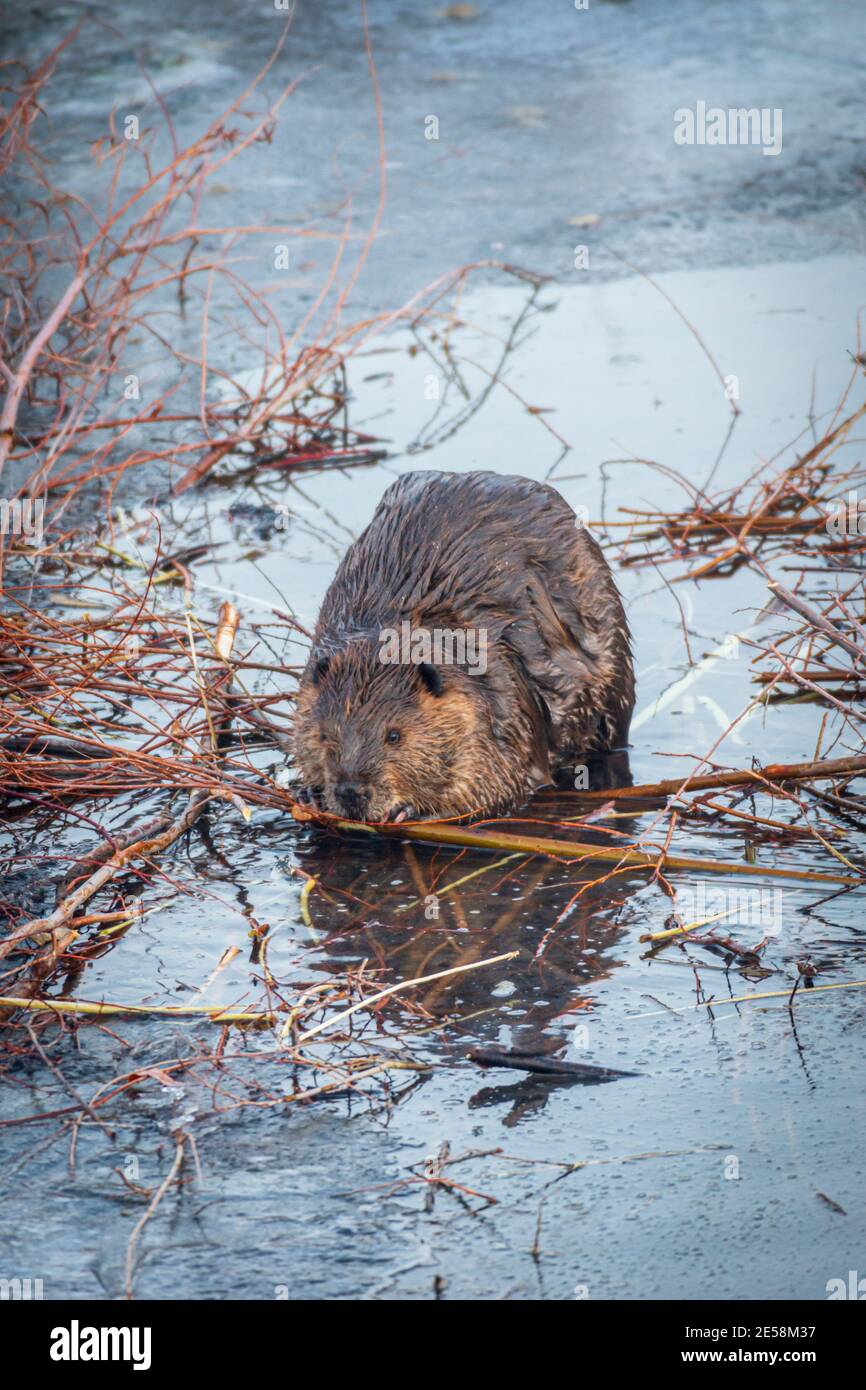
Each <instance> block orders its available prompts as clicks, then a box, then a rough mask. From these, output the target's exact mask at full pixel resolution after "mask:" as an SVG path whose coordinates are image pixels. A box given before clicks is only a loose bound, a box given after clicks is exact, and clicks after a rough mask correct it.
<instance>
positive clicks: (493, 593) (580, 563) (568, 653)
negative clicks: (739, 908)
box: [316, 470, 634, 745]
mask: <svg viewBox="0 0 866 1390" xmlns="http://www.w3.org/2000/svg"><path fill="white" fill-rule="evenodd" d="M403 618H407V619H409V620H410V621H411V622H412V623H413V624H414V625H416V626H424V627H427V628H431V627H436V626H442V627H454V626H461V627H483V628H485V629H486V631H487V634H488V641H491V640H492V641H496V642H499V643H500V644H501V646H502V647H503V648H504V649H505V650H507V652H508V653H509V655H510V656H511V658H512V659H513V660H514V662H515V663H517V664H519V666H520V667H521V668H522V671H523V673H524V675H525V677H526V678H527V679H528V680H529V681H530V683H531V684H533V685H534V686H535V688H536V689H537V691H538V693H539V695H540V696H541V697H542V698H543V699H544V701H545V704H546V705H547V708H548V710H549V712H550V716H551V720H552V724H553V729H554V731H555V736H556V741H557V742H559V743H560V744H561V745H562V744H568V745H570V744H572V743H573V742H574V741H575V740H576V741H577V742H580V741H581V739H583V738H584V737H585V731H584V730H585V725H586V721H587V711H588V710H595V711H596V712H599V711H600V713H601V714H602V715H603V716H605V720H606V726H605V728H604V729H603V737H602V739H601V742H602V743H603V744H610V743H616V742H621V741H624V739H625V736H626V732H627V728H628V721H629V718H630V716H631V709H632V705H633V703H634V687H633V679H632V673H631V660H630V650H629V638H628V628H627V625H626V620H625V614H624V612H623V608H622V603H621V600H620V597H619V593H618V591H617V588H616V585H615V583H614V580H613V577H612V575H611V573H610V569H609V567H608V565H607V562H606V560H605V558H604V555H603V554H602V551H601V549H600V548H599V546H598V545H597V543H596V542H595V541H594V540H593V538H592V537H591V536H590V535H589V534H588V533H587V531H586V530H585V528H583V527H581V526H579V525H578V523H577V521H576V518H575V515H574V513H573V512H572V510H571V508H570V507H569V505H568V503H567V502H566V501H565V500H564V498H562V497H561V496H560V495H559V493H558V492H556V491H555V490H554V489H553V488H552V487H548V486H546V485H545V484H542V483H536V482H532V481H531V480H529V479H527V478H519V477H509V476H503V475H502V474H498V473H493V472H477V473H439V472H432V471H424V470H422V471H417V472H413V473H407V474H404V476H403V477H402V478H400V479H399V480H398V481H397V482H396V483H394V484H393V485H392V486H391V487H390V488H389V489H388V491H387V492H386V493H385V494H384V496H383V497H382V500H381V502H380V503H379V506H378V508H377V509H376V512H375V515H374V516H373V519H372V521H371V522H370V524H369V526H368V527H367V529H366V530H365V531H364V532H363V534H362V535H361V536H360V537H359V538H358V540H357V541H356V542H355V543H354V544H353V545H352V546H351V547H350V549H349V550H348V551H347V553H346V555H345V557H344V559H343V561H342V563H341V565H340V567H339V569H338V571H337V574H336V576H335V578H334V581H333V583H332V585H331V588H330V589H329V591H328V594H327V596H326V599H325V602H324V605H323V607H322V611H321V613H320V615H319V622H318V625H317V630H316V646H317V647H322V648H324V649H327V648H328V647H329V646H332V645H333V646H335V647H336V646H339V645H340V644H341V643H342V642H344V641H345V640H346V639H347V637H350V636H351V635H353V634H360V633H367V634H373V633H374V632H377V631H379V630H380V629H382V628H385V627H392V626H394V625H396V624H397V623H398V622H399V621H400V620H401V619H403ZM576 692H579V698H578V704H579V705H580V708H579V709H578V708H577V706H576ZM572 724H574V728H573V729H572V728H570V726H571V725H572ZM572 735H573V736H574V737H572Z"/></svg>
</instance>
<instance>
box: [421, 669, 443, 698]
mask: <svg viewBox="0 0 866 1390" xmlns="http://www.w3.org/2000/svg"><path fill="white" fill-rule="evenodd" d="M418 675H419V676H420V678H421V684H422V685H423V686H424V688H425V689H426V690H429V691H430V694H431V695H441V694H442V691H443V689H444V685H443V682H442V673H441V672H440V671H439V670H438V669H437V667H435V666H431V665H430V662H429V661H421V662H419V663H418Z"/></svg>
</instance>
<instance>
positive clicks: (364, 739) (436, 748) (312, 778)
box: [295, 640, 517, 821]
mask: <svg viewBox="0 0 866 1390" xmlns="http://www.w3.org/2000/svg"><path fill="white" fill-rule="evenodd" d="M481 680H482V678H480V677H478V676H475V675H473V674H471V673H470V672H467V671H466V670H465V669H460V668H458V667H455V666H444V667H442V666H434V665H432V664H430V663H427V662H420V663H417V664H414V663H408V662H407V663H403V664H401V663H393V664H391V663H384V662H383V661H382V660H381V659H380V649H379V647H378V646H377V644H376V643H375V642H373V641H366V640H356V641H351V642H347V643H346V644H345V645H344V646H341V647H339V648H337V649H333V648H331V649H328V648H325V647H318V648H317V649H315V650H314V651H313V653H312V655H311V657H310V660H309V662H308V664H307V667H306V670H305V671H304V674H303V677H302V678H301V684H300V689H299V692H298V701H297V708H296V714H295V761H296V763H297V765H298V767H299V770H300V772H301V776H302V778H303V781H304V783H305V793H306V796H307V798H308V799H309V800H311V801H313V802H314V803H316V804H318V805H319V806H320V807H322V809H324V810H326V811H331V812H333V813H334V814H336V815H341V816H346V817H347V818H349V819H352V820H368V821H384V820H406V819H410V820H411V819H415V818H419V817H422V816H449V815H459V814H462V813H463V812H466V811H472V810H478V809H481V808H486V807H489V806H490V805H491V804H492V803H493V802H497V801H499V800H501V799H503V798H502V797H500V796H499V795H496V796H492V795H491V779H492V784H493V786H494V787H495V786H497V778H498V779H499V781H501V780H502V778H503V777H505V776H506V775H509V785H508V786H507V787H506V788H505V789H504V790H505V795H506V796H510V795H513V793H514V790H515V786H516V785H517V783H515V785H511V783H512V782H514V778H515V774H516V773H517V769H516V768H514V767H511V768H509V765H508V750H505V749H500V748H499V747H494V737H493V734H492V732H491V725H490V712H489V701H488V698H487V692H486V691H483V690H482V687H481ZM511 757H512V761H513V752H512V754H511ZM500 764H501V766H500Z"/></svg>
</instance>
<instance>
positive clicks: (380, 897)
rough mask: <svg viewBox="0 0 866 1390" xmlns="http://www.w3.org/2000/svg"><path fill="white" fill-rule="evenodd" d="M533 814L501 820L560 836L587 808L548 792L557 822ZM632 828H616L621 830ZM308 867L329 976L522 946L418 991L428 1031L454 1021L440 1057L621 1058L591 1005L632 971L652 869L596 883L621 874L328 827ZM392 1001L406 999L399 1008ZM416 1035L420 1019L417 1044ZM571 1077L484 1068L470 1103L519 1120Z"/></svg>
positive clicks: (429, 965) (429, 964)
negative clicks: (506, 1105)
mask: <svg viewBox="0 0 866 1390" xmlns="http://www.w3.org/2000/svg"><path fill="white" fill-rule="evenodd" d="M608 775H612V773H611V770H610V769H608ZM533 812H536V814H539V812H538V811H537V810H536V803H535V802H533V803H532V805H531V806H530V807H528V808H526V809H525V810H524V811H523V812H522V813H521V814H522V819H520V820H510V821H508V822H497V825H498V827H499V828H501V829H503V830H513V831H516V832H518V833H519V832H520V831H529V832H530V833H532V834H533V835H543V834H549V835H552V836H562V834H563V825H562V820H561V818H564V817H571V818H573V817H574V816H575V815H576V814H577V810H576V798H574V797H573V796H571V797H567V796H562V795H560V796H559V797H558V798H557V796H556V793H555V792H553V791H548V792H547V793H546V794H545V801H544V809H543V811H542V812H540V814H543V816H544V821H545V823H544V824H541V823H539V820H538V819H535V818H534V817H533V814H532V813H533ZM557 822H558V823H557ZM626 824H627V823H625V822H622V821H618V822H616V825H617V827H618V828H622V827H623V826H624V825H626ZM580 838H581V840H583V841H587V840H595V841H596V842H599V843H601V842H605V843H609V839H608V838H606V837H605V836H604V835H603V834H602V833H601V832H600V831H599V830H598V829H597V828H594V827H592V826H587V827H581V830H580ZM298 862H299V864H300V865H301V866H302V867H303V868H304V870H305V871H306V872H308V873H310V874H313V875H314V876H315V877H316V878H317V879H318V880H319V882H320V884H321V888H322V890H323V892H321V893H319V894H317V897H316V906H315V925H316V930H317V932H318V933H319V936H320V937H321V938H322V940H321V945H320V952H321V954H320V955H319V956H318V957H313V959H318V960H319V961H320V962H321V967H322V968H324V969H328V968H329V966H332V968H333V969H334V971H337V970H343V969H345V968H346V966H347V965H348V964H354V963H360V962H361V961H362V960H368V961H370V963H371V965H373V964H375V965H378V966H379V967H380V968H381V969H382V970H383V971H384V972H385V973H384V979H385V980H386V981H387V982H392V981H398V980H401V979H403V980H406V979H412V978H415V977H417V976H423V975H430V974H433V973H434V972H436V971H441V970H447V969H449V968H451V967H453V966H457V965H463V966H465V965H468V964H470V963H472V962H474V961H481V960H486V959H488V958H489V957H491V956H497V955H501V954H505V953H507V952H510V951H517V952H518V955H517V956H516V958H515V959H513V960H508V961H503V962H500V963H497V964H495V965H492V966H485V967H484V968H482V969H480V970H477V971H470V972H468V973H466V974H461V975H457V976H453V977H451V978H447V979H442V980H435V981H431V982H430V983H429V984H427V985H425V986H421V987H419V988H418V989H417V990H415V991H413V993H412V996H411V997H412V1000H413V1004H414V1005H415V1007H416V1008H420V1010H421V1011H422V1013H421V1016H420V1018H418V1019H417V1023H418V1025H419V1026H420V1027H421V1028H424V1026H425V1019H424V1014H426V1015H428V1016H429V1020H430V1022H431V1023H433V1022H435V1021H437V1020H445V1019H449V1020H451V1023H450V1024H449V1026H448V1027H447V1028H446V1029H444V1030H442V1031H440V1030H438V1029H432V1030H431V1031H430V1032H429V1033H428V1034H427V1039H428V1042H429V1045H430V1046H431V1047H432V1048H434V1049H435V1050H437V1051H442V1050H445V1051H446V1052H449V1053H453V1054H456V1055H458V1056H461V1057H462V1056H466V1055H467V1054H469V1053H470V1051H471V1050H472V1049H473V1048H478V1047H481V1048H483V1049H485V1050H489V1049H491V1048H495V1047H497V1046H499V1047H502V1046H504V1047H506V1048H509V1049H516V1050H519V1051H520V1052H522V1053H526V1054H528V1055H531V1054H536V1055H538V1056H541V1057H561V1058H564V1059H566V1060H568V1061H570V1062H591V1063H596V1064H601V1065H616V1064H617V1063H616V1062H615V1061H614V1059H613V1058H612V1056H610V1055H606V1053H605V1044H604V1017H603V1013H599V1012H598V1011H597V1010H596V1011H595V1012H591V1011H590V1003H591V1000H592V997H593V994H594V990H593V985H595V984H597V983H598V982H599V981H601V980H604V979H606V978H607V977H608V976H609V975H610V974H611V972H612V971H613V970H614V969H615V968H616V966H617V965H619V964H621V961H620V960H619V959H618V957H617V954H616V947H617V943H618V941H619V939H620V936H621V928H620V927H619V925H618V921H619V916H620V913H621V910H622V907H623V904H624V903H625V902H626V900H627V898H628V896H629V894H630V892H631V891H633V889H634V888H635V887H636V886H638V885H642V884H644V883H645V881H646V879H645V875H643V874H641V873H640V872H638V871H636V872H635V873H634V874H628V875H620V876H618V877H615V878H612V879H610V880H609V881H608V882H605V883H596V882H594V880H598V879H600V878H601V877H602V875H603V873H604V872H605V870H606V868H607V867H609V866H602V865H601V864H600V863H599V862H596V863H594V864H585V865H581V864H576V863H573V862H571V863H568V864H565V863H558V862H556V861H551V860H541V859H539V858H538V857H537V856H527V855H523V854H517V855H500V854H496V853H480V852H474V851H472V852H468V851H464V852H460V851H454V850H452V849H450V848H449V849H444V848H441V847H436V846H431V845H426V844H421V843H419V842H399V841H396V840H390V839H389V840H384V839H383V840H377V841H375V842H373V843H372V844H371V843H370V841H369V840H368V839H367V838H366V837H365V838H364V839H363V840H361V838H360V837H357V838H355V837H349V836H347V837H341V838H340V839H337V838H336V837H334V836H333V835H330V834H326V833H323V832H321V831H319V830H311V831H307V832H305V839H304V840H303V841H302V842H301V844H299V846H298ZM325 895H327V898H330V899H331V901H330V902H329V901H328V900H327V898H326V896H325ZM387 1007H388V1008H389V1009H392V1008H393V1009H395V1010H400V1009H403V1008H405V1005H404V1004H402V1003H400V1002H398V1001H395V1002H394V1003H393V1004H389V1005H388V1006H387ZM590 1019H591V1020H592V1022H591V1025H590V1032H591V1036H592V1040H593V1048H592V1051H591V1053H587V1052H586V1051H585V1050H583V1049H580V1050H578V1049H576V1048H575V1047H574V1046H572V1044H573V1043H574V1040H575V1033H574V1028H575V1025H579V1024H581V1023H584V1022H585V1023H588V1024H589V1020H590ZM411 1032H412V1025H411V1024H410V1025H409V1035H410V1037H411ZM425 1045H427V1044H426V1043H425ZM619 1060H620V1062H621V1059H619ZM626 1065H627V1063H626ZM587 1079H589V1078H587ZM573 1080H574V1078H562V1077H557V1076H549V1077H548V1076H536V1075H530V1076H529V1077H524V1076H523V1075H522V1074H521V1072H520V1071H514V1072H511V1073H508V1072H505V1071H494V1072H490V1071H483V1072H482V1071H479V1083H480V1089H479V1091H478V1093H477V1095H476V1096H475V1098H474V1099H473V1102H472V1103H473V1104H474V1105H489V1104H497V1105H498V1104H502V1103H503V1102H504V1101H510V1102H512V1103H513V1106H514V1110H513V1113H512V1116H511V1122H516V1120H517V1119H518V1118H520V1117H521V1116H522V1115H524V1114H528V1113H531V1112H532V1111H533V1110H535V1109H538V1108H540V1107H542V1106H543V1105H544V1104H545V1103H546V1100H547V1097H548V1096H549V1094H550V1092H551V1089H552V1088H553V1087H555V1086H559V1085H563V1084H573ZM498 1083H501V1084H498ZM507 1122H508V1121H507Z"/></svg>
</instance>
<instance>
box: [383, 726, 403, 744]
mask: <svg viewBox="0 0 866 1390" xmlns="http://www.w3.org/2000/svg"><path fill="white" fill-rule="evenodd" d="M401 738H402V734H401V733H400V730H399V729H389V730H388V732H387V734H386V735H385V742H386V743H399V742H400V739H401Z"/></svg>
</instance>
